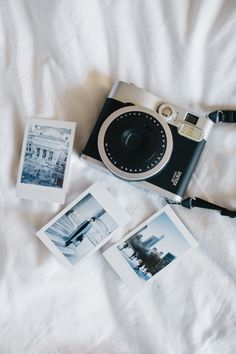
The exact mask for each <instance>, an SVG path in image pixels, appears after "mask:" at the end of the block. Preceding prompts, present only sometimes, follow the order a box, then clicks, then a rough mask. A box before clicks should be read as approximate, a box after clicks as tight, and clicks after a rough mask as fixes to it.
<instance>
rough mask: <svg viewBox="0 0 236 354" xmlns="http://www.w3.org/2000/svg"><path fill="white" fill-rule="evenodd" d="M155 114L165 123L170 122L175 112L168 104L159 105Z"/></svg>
mask: <svg viewBox="0 0 236 354" xmlns="http://www.w3.org/2000/svg"><path fill="white" fill-rule="evenodd" d="M157 113H158V114H160V116H161V117H162V118H163V119H165V120H167V121H170V120H172V119H173V118H175V117H176V111H175V109H174V107H173V106H172V105H170V104H169V103H163V104H161V105H160V106H159V107H158V110H157Z"/></svg>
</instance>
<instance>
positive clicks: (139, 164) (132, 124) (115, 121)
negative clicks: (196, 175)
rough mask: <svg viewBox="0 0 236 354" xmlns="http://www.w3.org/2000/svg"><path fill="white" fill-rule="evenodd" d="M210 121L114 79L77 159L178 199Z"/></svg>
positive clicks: (205, 136)
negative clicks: (79, 158)
mask: <svg viewBox="0 0 236 354" xmlns="http://www.w3.org/2000/svg"><path fill="white" fill-rule="evenodd" d="M213 125H214V123H213V122H212V120H210V119H209V117H208V116H207V115H202V116H196V115H194V114H192V113H189V112H186V111H184V110H183V109H181V108H179V107H177V106H175V105H172V104H169V103H167V102H165V101H164V100H163V99H161V98H159V97H157V96H155V95H153V94H151V93H149V92H147V91H145V90H143V89H140V88H138V87H136V86H134V85H133V84H127V83H125V82H121V81H118V82H116V83H115V84H114V85H113V87H112V90H111V92H110V93H109V95H108V97H107V99H106V101H105V104H104V106H103V108H102V111H101V113H100V115H99V117H98V120H97V123H96V125H95V127H94V129H93V131H92V134H91V136H90V138H89V140H88V142H87V144H86V146H85V148H84V150H83V152H82V155H81V156H82V158H84V159H86V160H88V161H90V162H92V163H94V164H95V165H97V166H101V167H103V168H107V169H108V170H109V171H111V172H112V173H113V174H114V175H116V176H117V177H120V178H122V179H124V180H127V181H130V182H133V183H135V184H137V185H139V186H141V187H144V188H146V189H149V190H153V191H156V192H159V193H160V194H162V195H163V196H165V197H166V198H168V199H171V200H174V201H176V202H180V201H181V200H182V197H183V196H184V193H185V191H186V188H187V186H188V183H189V180H190V178H191V176H192V173H193V171H194V169H195V167H196V165H197V162H198V160H199V157H200V156H201V153H202V150H203V148H204V145H205V143H206V141H207V138H208V136H209V133H210V131H211V129H212V127H213Z"/></svg>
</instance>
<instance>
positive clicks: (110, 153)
mask: <svg viewBox="0 0 236 354" xmlns="http://www.w3.org/2000/svg"><path fill="white" fill-rule="evenodd" d="M172 147H173V140H172V134H171V131H170V128H169V126H168V124H167V123H166V122H165V121H164V120H163V119H162V117H160V116H159V115H158V114H156V113H155V112H154V111H151V110H149V109H147V108H143V107H137V106H130V107H124V108H121V109H119V110H117V111H115V112H114V113H112V114H111V115H110V116H109V117H108V118H107V119H106V120H105V121H104V123H103V125H102V126H101V129H100V131H99V135H98V150H99V153H100V156H101V158H102V161H103V163H104V164H105V166H106V167H107V168H108V169H109V170H110V171H111V172H112V173H114V174H115V175H117V176H118V177H120V178H123V179H126V180H137V181H138V180H144V179H147V178H149V177H151V176H153V175H156V174H157V173H158V172H160V171H161V170H162V169H163V168H164V166H165V165H166V164H167V162H168V160H169V158H170V155H171V152H172Z"/></svg>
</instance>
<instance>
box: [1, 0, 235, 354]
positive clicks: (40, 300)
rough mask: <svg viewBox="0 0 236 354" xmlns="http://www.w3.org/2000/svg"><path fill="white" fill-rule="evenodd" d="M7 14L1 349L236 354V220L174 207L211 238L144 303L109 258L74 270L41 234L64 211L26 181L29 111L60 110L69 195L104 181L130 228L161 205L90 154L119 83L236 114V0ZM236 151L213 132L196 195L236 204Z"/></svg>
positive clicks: (9, 7) (4, 7)
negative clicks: (22, 184) (21, 172)
mask: <svg viewBox="0 0 236 354" xmlns="http://www.w3.org/2000/svg"><path fill="white" fill-rule="evenodd" d="M0 18H1V20H0V26H1V27H0V48H1V55H0V72H1V75H0V167H1V170H0V236H1V237H0V353H1V354H8V353H14V354H16V353H17V354H23V353H24V354H39V353H43V354H49V353H50V354H55V353H60V354H70V353H71V354H72V353H73V354H74V353H78V354H235V353H236V336H235V327H236V301H235V300H236V287H235V280H236V223H235V220H234V219H230V218H226V217H222V216H220V215H219V213H217V212H213V211H206V210H197V209H194V210H191V211H189V210H185V209H181V208H180V207H177V206H175V207H174V210H175V211H176V213H177V214H178V215H179V216H180V218H181V219H182V220H183V221H184V222H185V224H186V225H187V226H188V228H189V229H190V230H191V231H192V233H193V234H194V236H195V238H196V239H197V241H198V242H199V245H200V247H199V249H197V250H196V251H195V252H194V253H192V254H191V255H187V256H186V257H185V258H184V259H183V261H182V262H181V263H179V264H178V265H176V267H175V269H174V270H171V271H170V272H166V276H165V277H164V278H162V280H161V281H159V282H158V281H156V282H155V283H154V284H153V286H152V287H151V288H148V289H146V290H144V291H143V292H141V293H140V294H139V295H138V296H137V297H136V298H132V297H131V296H130V294H129V292H128V290H127V289H126V288H125V286H124V285H123V284H122V282H121V280H120V279H119V278H118V277H117V275H116V274H115V273H114V271H113V270H112V269H111V268H110V267H109V265H108V264H107V263H106V261H105V260H104V258H103V257H102V255H101V253H97V254H96V255H94V256H92V257H91V258H90V259H88V260H87V261H86V262H84V263H82V264H81V265H80V266H79V267H78V268H77V269H76V270H75V271H74V272H72V273H68V272H67V271H66V270H64V269H63V268H62V266H61V265H60V264H59V263H58V262H57V260H56V259H55V258H54V256H53V255H52V254H51V253H50V252H49V251H48V250H47V249H46V247H45V246H44V245H43V244H42V243H41V242H40V240H39V239H38V238H36V236H35V232H36V231H37V230H38V229H39V228H41V227H42V226H43V225H44V224H45V223H46V222H48V221H49V220H50V219H51V218H52V217H53V216H54V215H56V213H57V212H58V211H59V210H61V209H62V208H63V206H57V205H53V204H47V203H41V202H32V201H29V200H19V199H17V198H16V197H15V185H16V178H17V170H18V163H19V157H20V150H21V143H22V138H23V131H24V123H25V120H26V117H28V116H37V117H57V118H58V119H63V120H68V121H76V122H77V123H78V129H77V133H76V140H75V144H74V153H73V158H72V164H71V169H70V178H69V187H68V192H67V197H66V204H67V203H69V202H70V201H72V200H73V199H74V198H75V197H76V196H77V195H78V194H79V193H80V192H82V191H83V190H84V189H85V188H87V187H88V186H89V185H91V184H92V183H93V182H95V181H97V180H105V181H106V185H107V187H108V189H109V190H110V191H111V192H112V193H113V194H114V195H115V197H116V198H117V200H119V202H120V203H121V204H122V205H123V206H124V207H125V208H126V209H127V210H128V212H129V213H130V214H131V215H132V222H131V223H130V224H129V225H128V226H127V227H126V228H125V229H124V230H122V233H121V234H124V233H125V232H127V231H128V230H131V229H132V228H133V227H135V226H136V225H137V224H138V223H140V222H141V221H143V220H144V219H145V218H146V217H148V216H150V215H151V214H152V213H153V212H154V211H156V210H158V209H160V207H161V206H162V205H164V201H163V199H162V198H161V197H159V196H158V195H157V194H154V193H148V192H144V191H142V190H140V189H138V188H135V187H132V186H130V185H129V184H128V183H125V182H121V181H119V180H118V179H115V178H114V177H112V176H108V175H105V174H103V173H102V172H97V171H96V170H94V169H92V168H91V167H89V166H87V165H85V164H83V163H82V162H81V161H80V160H79V159H78V151H80V150H81V148H82V147H83V146H84V144H85V142H86V140H87V138H88V136H89V133H90V131H91V129H92V127H93V124H94V123H95V121H96V117H97V115H98V112H99V110H100V108H101V106H102V104H103V102H104V98H105V97H106V95H107V93H108V91H109V89H110V87H111V84H112V81H114V80H117V79H120V80H123V81H127V82H132V83H134V84H136V85H138V86H140V87H142V88H146V89H148V90H149V91H151V92H153V93H154V94H157V95H159V96H161V97H165V98H166V99H167V100H168V101H169V102H173V103H176V104H178V105H180V106H183V107H186V108H188V109H191V110H193V111H196V112H203V111H211V110H213V109H215V108H217V107H218V108H222V107H223V108H229V107H231V108H235V109H236V105H235V104H236V101H235V95H236V84H235V78H236V41H235V34H236V2H235V1H230V0H228V1H223V0H205V1H197V0H196V1H187V0H180V1H170V0H167V1H154V0H149V1H141V0H125V1H121V0H116V1H115V0H100V1H95V0H88V1H82V0H79V1H76V0H74V1H72V0H67V1H66V0H64V1H63V0H25V1H21V0H19V1H13V0H1V1H0ZM235 154H236V126H235V125H231V126H230V125H228V126H227V125H225V126H220V125H219V126H216V127H214V131H213V133H212V134H211V136H210V139H209V142H208V144H207V147H206V149H205V151H204V154H203V156H202V158H201V161H200V163H199V165H198V168H197V171H196V173H195V174H194V176H193V178H192V181H191V184H190V186H189V189H188V193H189V194H190V195H195V196H201V197H204V198H206V199H208V200H209V201H212V202H216V203H218V204H222V205H224V206H227V207H229V208H232V209H233V208H236V183H235V171H236V170H235V169H236V161H235ZM121 234H120V235H119V236H121Z"/></svg>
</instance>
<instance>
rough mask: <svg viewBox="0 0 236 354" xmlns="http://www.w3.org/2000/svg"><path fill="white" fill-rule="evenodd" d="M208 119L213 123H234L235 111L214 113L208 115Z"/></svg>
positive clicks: (235, 118) (235, 119)
mask: <svg viewBox="0 0 236 354" xmlns="http://www.w3.org/2000/svg"><path fill="white" fill-rule="evenodd" d="M208 117H209V118H210V119H211V120H212V121H213V122H214V123H218V122H222V123H236V111H225V110H224V111H215V112H211V113H209V114H208Z"/></svg>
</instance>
